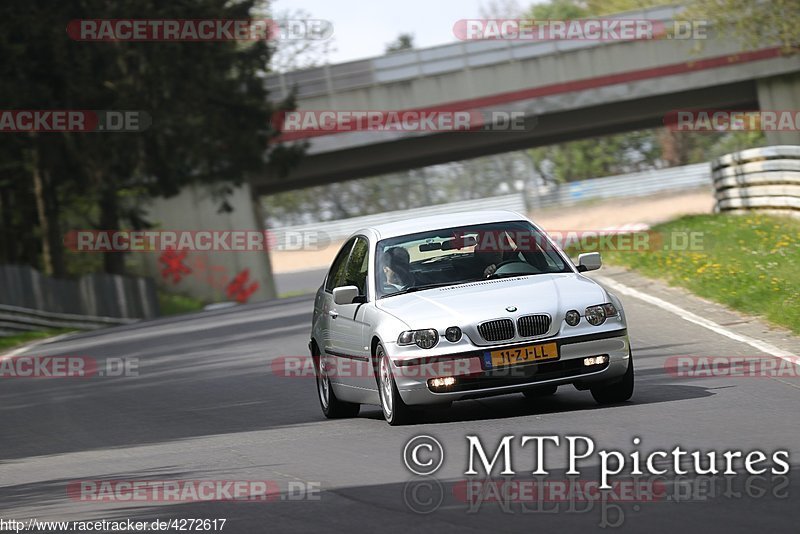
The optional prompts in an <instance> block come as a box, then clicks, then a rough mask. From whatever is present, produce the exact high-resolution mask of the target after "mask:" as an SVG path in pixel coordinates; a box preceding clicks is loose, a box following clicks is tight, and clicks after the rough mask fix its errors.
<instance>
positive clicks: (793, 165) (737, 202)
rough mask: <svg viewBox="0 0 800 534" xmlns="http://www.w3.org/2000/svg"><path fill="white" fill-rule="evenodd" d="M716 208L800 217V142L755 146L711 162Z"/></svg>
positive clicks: (723, 210)
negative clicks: (796, 143)
mask: <svg viewBox="0 0 800 534" xmlns="http://www.w3.org/2000/svg"><path fill="white" fill-rule="evenodd" d="M711 176H712V179H713V180H714V189H715V193H714V195H715V197H716V199H717V204H716V211H717V212H724V213H742V212H750V211H754V210H757V211H759V212H763V213H771V214H779V215H792V216H795V217H800V146H795V145H780V146H770V147H763V148H751V149H749V150H743V151H741V152H735V153H733V154H728V155H726V156H722V157H721V158H717V159H715V160H714V161H712V162H711Z"/></svg>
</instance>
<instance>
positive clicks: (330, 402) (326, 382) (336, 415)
mask: <svg viewBox="0 0 800 534" xmlns="http://www.w3.org/2000/svg"><path fill="white" fill-rule="evenodd" d="M314 371H315V374H316V377H317V394H318V396H319V404H320V406H321V407H322V413H323V414H324V415H325V417H327V418H328V419H341V418H344V417H355V416H357V415H358V412H359V410H360V409H361V405H360V404H356V403H353V402H344V401H340V400H339V399H337V398H336V393H334V392H333V387H331V379H330V377H329V376H328V373H327V370H326V369H325V362H324V361H323V359H322V357H321V356H320V355H319V354H316V355H314Z"/></svg>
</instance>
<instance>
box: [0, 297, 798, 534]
mask: <svg viewBox="0 0 800 534" xmlns="http://www.w3.org/2000/svg"><path fill="white" fill-rule="evenodd" d="M624 301H625V304H626V310H627V314H628V317H629V321H630V332H631V340H632V343H633V346H634V355H635V358H636V365H637V383H636V392H635V394H634V397H633V400H632V402H629V403H625V404H622V405H617V406H612V407H605V408H600V407H597V406H596V405H595V403H594V401H593V400H592V398H591V396H590V395H589V393H588V392H578V391H576V390H574V389H573V388H572V387H562V388H561V389H560V390H559V392H558V394H557V395H556V396H554V397H551V398H545V399H542V400H540V401H538V402H531V401H526V400H525V399H524V398H523V397H522V395H519V394H515V395H508V396H502V397H494V398H491V399H484V400H477V401H476V400H470V401H463V402H460V403H456V404H455V405H454V406H453V408H452V410H451V411H448V412H444V411H440V412H433V413H430V414H426V415H425V417H424V418H423V419H422V420H421V422H420V423H419V424H416V425H412V426H407V427H396V428H393V427H389V426H388V425H387V424H386V423H385V422H384V421H383V418H382V415H381V413H380V411H379V409H378V408H377V407H366V408H362V412H361V415H360V416H359V417H358V418H356V419H351V420H330V421H329V420H325V419H324V418H323V417H322V414H321V412H320V408H319V405H318V401H317V397H316V391H315V384H314V381H313V379H312V378H305V377H286V376H277V375H275V374H272V372H271V367H270V362H271V361H272V360H273V359H274V358H277V357H281V356H300V355H301V356H305V355H306V352H307V349H306V344H307V341H308V332H309V325H310V319H311V317H310V312H311V304H312V300H311V297H310V296H309V297H295V298H290V299H286V300H282V301H273V302H268V303H262V304H253V305H247V306H240V307H236V308H231V309H226V310H218V311H213V312H205V313H201V314H196V315H187V316H183V317H178V318H171V319H162V320H158V321H153V322H149V323H142V324H138V325H132V326H128V327H122V328H115V329H110V330H105V331H102V332H95V333H87V334H82V335H79V336H75V337H73V338H72V339H66V340H63V341H60V342H56V343H52V344H47V345H43V346H41V347H38V348H36V349H34V350H33V351H32V352H31V354H36V355H80V356H89V357H93V358H96V359H97V360H98V361H102V360H105V359H108V358H126V359H134V358H137V359H138V376H120V377H108V376H94V377H89V378H63V379H38V378H37V379H33V378H6V379H2V380H0V414H1V416H0V417H1V419H0V421H2V423H0V424H2V429H0V517H2V518H6V519H7V518H16V519H20V520H27V519H28V518H38V519H40V520H43V519H63V520H89V519H125V518H132V519H137V520H147V521H152V520H154V519H164V520H166V519H172V518H208V519H215V518H216V519H220V518H226V520H227V521H226V525H225V527H224V530H223V532H328V531H345V532H355V531H362V530H363V531H370V532H372V531H375V532H400V531H403V532H408V531H410V530H409V529H411V528H426V529H431V530H433V529H435V530H436V531H438V532H500V531H517V532H522V531H525V532H531V531H536V530H539V529H542V531H545V530H544V529H547V531H549V532H561V533H568V532H585V531H586V530H587V529H592V530H593V529H595V528H598V527H601V526H618V527H619V528H618V529H617V530H621V531H624V532H670V533H674V532H676V531H677V532H701V531H702V532H726V533H734V532H747V533H752V532H798V530H797V529H798V528H800V527H798V524H800V507H798V506H797V503H798V497H799V496H800V484H799V483H798V480H800V466H798V463H800V440H798V428H799V427H800V379H798V378H797V377H794V378H791V377H790V378H780V379H775V378H741V379H731V378H724V377H715V378H696V377H692V378H689V377H686V378H679V377H676V376H673V375H672V374H670V373H669V372H668V370H667V369H665V362H666V361H667V358H668V357H670V356H674V355H687V354H688V355H695V356H718V355H726V356H749V355H753V354H754V349H753V348H751V347H749V346H747V345H745V344H742V343H739V342H736V341H733V340H731V339H728V338H726V337H723V336H720V335H718V334H716V333H714V332H711V331H709V330H706V329H704V328H701V327H700V326H696V325H694V324H690V323H688V322H686V321H682V320H681V319H679V318H678V317H676V316H675V315H672V314H670V313H667V312H665V311H663V310H661V309H659V308H656V307H654V306H652V305H649V304H645V303H643V302H641V301H637V300H634V299H624ZM420 434H428V435H431V436H434V437H436V438H437V439H438V440H439V441H440V442H441V444H442V445H443V447H444V450H445V459H444V463H443V466H442V468H441V470H440V471H439V472H437V473H436V475H435V476H436V479H432V478H423V477H420V476H417V475H413V474H412V473H411V472H409V471H408V469H407V468H406V467H405V465H404V462H403V449H404V446H405V444H406V442H407V441H408V440H409V439H410V438H412V437H414V436H417V435H420ZM509 434H513V435H515V436H520V435H522V434H529V435H562V436H563V435H566V434H578V435H586V436H590V437H592V438H593V439H594V440H595V442H596V444H597V445H598V447H604V448H608V449H620V450H631V449H632V448H634V447H633V445H632V443H631V440H632V439H633V437H634V436H639V437H640V438H641V439H642V442H643V445H642V450H650V449H655V448H660V449H664V450H669V449H671V448H672V447H674V446H675V445H681V446H682V447H683V448H684V449H689V450H700V451H706V450H717V451H724V450H729V449H737V450H742V451H750V450H752V449H759V450H762V451H765V452H767V453H770V452H771V451H774V450H776V449H786V450H789V451H790V455H791V456H790V463H791V465H792V470H791V471H790V473H789V475H788V476H776V475H771V474H769V472H767V473H765V474H764V475H758V476H755V475H754V476H744V475H742V476H727V477H723V476H704V477H700V476H684V477H677V478H678V479H676V477H675V476H674V475H665V476H664V477H662V478H660V479H659V480H658V481H657V483H658V484H660V485H662V486H663V487H665V488H666V489H667V491H666V494H664V495H662V497H661V498H658V499H655V500H644V501H642V500H639V501H638V502H630V501H629V500H626V499H624V498H622V499H621V500H620V502H614V503H605V504H603V505H601V503H599V502H588V503H587V502H581V503H578V506H575V504H576V503H574V502H573V503H567V502H559V501H558V500H557V499H556V500H555V502H552V501H549V502H546V503H545V505H544V506H540V507H539V508H536V507H533V506H528V505H524V506H523V505H520V503H512V505H511V506H508V507H505V506H503V505H501V504H500V503H494V502H483V503H480V507H478V508H474V507H473V508H471V507H470V505H469V504H467V503H465V502H464V499H463V498H460V497H459V496H460V495H461V493H460V492H459V487H463V486H459V482H458V481H460V480H464V478H465V477H464V471H465V470H466V467H467V463H468V462H467V452H468V447H467V442H466V438H465V436H466V435H477V436H480V437H481V438H485V439H486V442H487V443H488V444H491V446H492V447H494V446H496V444H497V442H498V440H499V439H500V438H501V437H502V436H505V435H509ZM565 467H566V464H565V462H564V461H563V459H562V458H561V457H554V458H552V459H549V460H548V468H550V479H553V480H563V479H564V469H565ZM519 475H520V476H528V477H530V473H529V472H527V473H520V474H519ZM596 475H597V474H596V472H594V471H593V470H591V469H586V470H584V471H583V472H582V473H581V477H580V478H581V479H584V480H586V479H592V480H597V478H596ZM176 479H188V480H269V481H273V482H274V483H275V484H276V485H277V487H278V488H280V489H281V491H283V490H284V489H286V488H288V487H290V483H294V484H295V486H294V487H295V488H298V487H303V488H313V487H318V488H319V489H320V492H319V493H318V494H315V495H312V498H310V499H309V498H305V499H301V500H294V499H290V498H288V497H287V496H286V495H285V494H284V495H283V497H280V496H279V497H277V498H275V499H271V500H269V501H267V502H263V501H259V502H184V503H160V502H120V501H114V502H108V501H106V502H91V501H81V500H78V499H76V498H75V497H74V495H72V496H69V495H68V491H67V488H68V486H69V484H70V483H74V482H76V481H85V480H92V481H103V480H137V481H143V480H176ZM308 483H311V485H310V486H309V485H304V484H308ZM570 506H571V508H570Z"/></svg>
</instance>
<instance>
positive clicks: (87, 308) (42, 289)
mask: <svg viewBox="0 0 800 534" xmlns="http://www.w3.org/2000/svg"><path fill="white" fill-rule="evenodd" d="M158 314H159V309H158V296H157V293H156V287H155V283H154V282H153V280H151V279H149V278H138V277H128V276H117V275H109V274H89V275H85V276H82V277H81V278H79V279H78V280H57V279H53V278H50V277H47V276H44V275H42V274H41V273H39V272H38V271H37V270H36V269H34V268H32V267H30V266H27V265H0V336H3V335H9V334H11V333H14V332H21V331H26V330H38V329H42V328H75V329H77V330H88V329H93V328H99V327H101V326H110V325H117V324H127V323H130V322H133V321H136V320H139V319H147V318H152V317H157V316H158Z"/></svg>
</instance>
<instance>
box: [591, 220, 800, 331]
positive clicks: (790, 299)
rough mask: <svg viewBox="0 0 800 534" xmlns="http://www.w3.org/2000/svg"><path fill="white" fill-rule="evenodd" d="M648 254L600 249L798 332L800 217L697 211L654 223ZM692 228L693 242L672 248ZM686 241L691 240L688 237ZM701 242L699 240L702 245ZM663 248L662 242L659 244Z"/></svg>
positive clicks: (648, 272) (613, 261)
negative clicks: (697, 213)
mask: <svg viewBox="0 0 800 534" xmlns="http://www.w3.org/2000/svg"><path fill="white" fill-rule="evenodd" d="M652 230H653V232H655V234H653V233H651V236H650V239H651V242H652V241H655V242H657V243H659V246H651V247H650V248H651V249H655V250H648V251H647V252H623V251H607V252H603V259H604V260H605V261H608V263H610V264H616V265H622V266H625V267H629V268H633V269H636V270H637V271H639V272H641V273H642V274H644V275H647V276H651V277H655V278H662V279H665V280H666V281H667V282H669V283H670V284H673V285H679V286H683V287H685V288H687V289H689V290H690V291H692V292H693V293H695V294H697V295H700V296H702V297H706V298H708V299H711V300H715V301H717V302H720V303H722V304H725V305H726V306H729V307H731V308H733V309H736V310H740V311H742V312H745V313H749V314H754V315H761V316H763V317H765V318H767V319H768V320H769V321H771V322H773V323H776V324H779V325H782V326H785V327H787V328H789V329H791V330H792V331H793V332H795V333H800V221H799V220H795V219H791V218H788V217H775V216H767V215H756V214H751V215H696V216H687V217H682V218H679V219H676V220H674V221H670V222H668V223H664V224H661V225H658V226H655V227H653V229H652ZM691 232H697V234H694V235H695V236H700V238H699V240H698V239H696V240H695V241H696V243H695V244H696V245H697V246H689V247H687V248H688V250H674V249H672V247H671V246H669V244H670V243H673V239H674V240H675V241H677V242H678V243H684V242H686V241H687V239H685V238H686V237H687V236H692V235H693V234H691ZM688 241H689V242H690V239H689V240H688ZM700 243H702V244H700ZM662 244H663V245H664V246H661V245H662Z"/></svg>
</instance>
